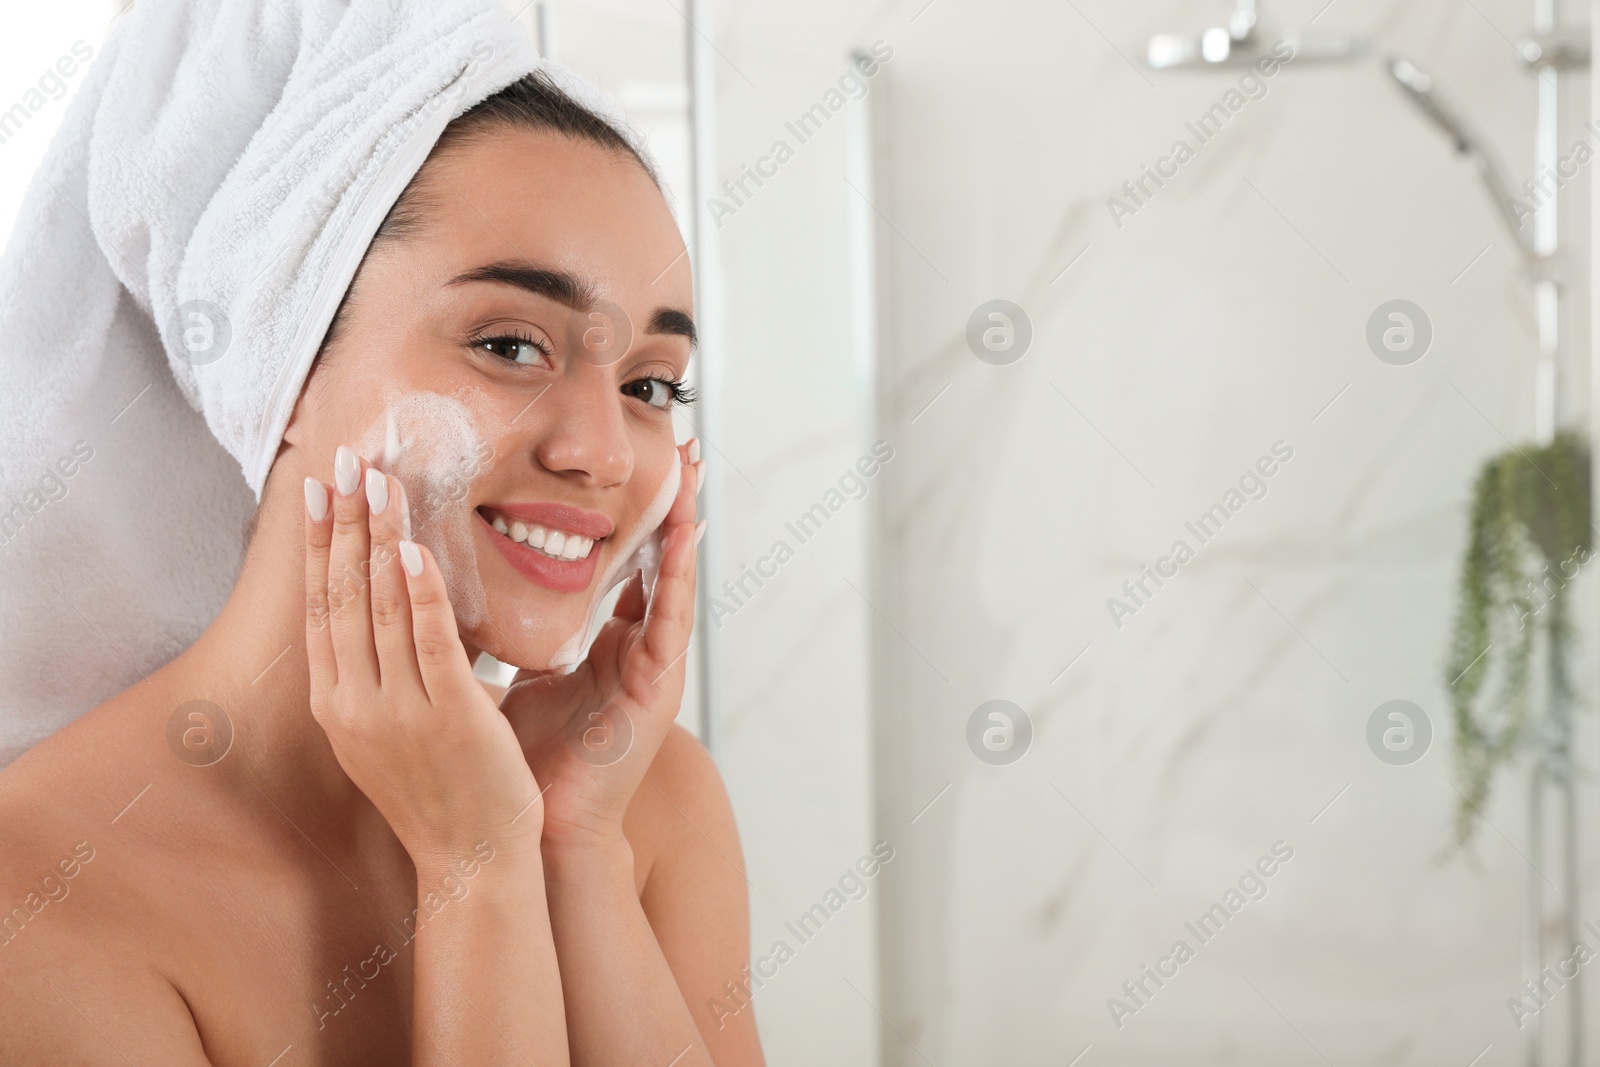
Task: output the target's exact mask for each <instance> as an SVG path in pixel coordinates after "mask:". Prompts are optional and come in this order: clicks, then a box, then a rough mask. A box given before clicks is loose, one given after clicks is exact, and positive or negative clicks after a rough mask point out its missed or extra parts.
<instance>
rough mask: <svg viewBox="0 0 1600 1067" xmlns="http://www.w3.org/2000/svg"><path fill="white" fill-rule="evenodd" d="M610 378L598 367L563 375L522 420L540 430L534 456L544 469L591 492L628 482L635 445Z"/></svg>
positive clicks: (535, 441) (617, 390)
mask: <svg viewBox="0 0 1600 1067" xmlns="http://www.w3.org/2000/svg"><path fill="white" fill-rule="evenodd" d="M611 379H612V375H611V374H610V373H609V372H608V371H607V370H606V369H605V368H600V367H584V368H582V369H581V370H579V371H577V372H576V373H573V374H568V375H563V376H562V377H561V378H559V379H557V380H556V381H555V382H554V383H553V384H552V385H551V386H550V389H549V393H548V395H546V396H543V397H540V398H539V400H538V401H537V402H536V404H535V406H534V408H533V409H532V410H531V411H529V412H528V413H527V415H525V416H523V417H524V418H529V417H532V419H533V421H534V422H535V425H537V426H538V427H539V430H538V432H537V436H536V438H535V440H534V443H533V455H534V458H535V459H536V460H537V461H538V462H539V465H540V466H542V467H543V468H544V469H545V470H547V471H550V472H551V473H552V474H558V475H561V476H562V477H564V478H568V479H571V480H573V481H576V482H578V483H579V484H581V485H583V486H585V487H588V488H608V487H612V486H618V485H623V484H625V483H626V482H627V480H628V478H629V476H630V475H632V473H633V445H632V443H631V442H630V441H629V439H628V432H627V426H626V424H625V423H624V421H623V419H624V413H623V410H622V400H623V396H622V393H621V392H620V391H619V389H618V388H617V385H616V383H615V382H613V381H612V380H611ZM540 409H543V410H540Z"/></svg>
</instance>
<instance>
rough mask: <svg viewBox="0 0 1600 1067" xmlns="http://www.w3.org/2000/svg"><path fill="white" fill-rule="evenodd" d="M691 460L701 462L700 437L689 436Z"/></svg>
mask: <svg viewBox="0 0 1600 1067" xmlns="http://www.w3.org/2000/svg"><path fill="white" fill-rule="evenodd" d="M689 462H690V463H699V462H700V438H698V437H691V438H689Z"/></svg>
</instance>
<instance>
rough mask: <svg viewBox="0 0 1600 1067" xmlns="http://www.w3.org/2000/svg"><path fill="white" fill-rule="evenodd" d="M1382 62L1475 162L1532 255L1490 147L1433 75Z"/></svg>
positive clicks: (1401, 62) (1514, 234)
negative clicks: (1447, 100)
mask: <svg viewBox="0 0 1600 1067" xmlns="http://www.w3.org/2000/svg"><path fill="white" fill-rule="evenodd" d="M1384 66H1385V69H1387V70H1388V72H1389V76H1390V77H1391V78H1393V79H1394V80H1395V83H1396V84H1398V85H1399V86H1400V88H1401V89H1403V90H1404V91H1405V94H1406V97H1407V99H1409V100H1410V101H1411V102H1412V103H1413V104H1415V105H1416V106H1417V109H1418V110H1419V111H1421V112H1422V113H1423V114H1424V115H1426V116H1427V117H1428V120H1429V121H1430V122H1432V123H1433V124H1434V125H1435V126H1437V127H1439V129H1441V130H1443V131H1444V132H1445V134H1446V135H1448V136H1449V138H1450V140H1451V141H1452V142H1454V144H1455V149H1456V151H1457V152H1459V153H1461V154H1462V155H1465V156H1471V157H1472V160H1473V162H1475V163H1476V164H1477V165H1478V174H1479V176H1480V177H1481V178H1482V179H1483V184H1484V187H1485V188H1486V189H1487V190H1488V191H1489V198H1490V199H1491V200H1493V201H1494V205H1495V213H1496V214H1497V215H1498V216H1499V217H1500V221H1501V222H1503V223H1505V225H1506V229H1507V230H1509V231H1510V233H1511V239H1512V240H1513V241H1515V242H1516V245H1517V247H1518V248H1519V249H1521V250H1522V252H1523V254H1524V255H1527V256H1530V257H1531V256H1533V255H1534V251H1533V242H1532V238H1531V236H1530V235H1529V234H1527V233H1525V232H1524V231H1523V229H1522V220H1521V219H1519V218H1518V217H1517V213H1516V212H1515V211H1514V210H1512V207H1511V205H1512V202H1513V201H1514V200H1515V197H1513V196H1512V194H1511V184H1510V183H1509V182H1508V181H1507V180H1506V176H1505V170H1504V168H1502V167H1501V166H1500V162H1499V160H1498V159H1496V158H1495V155H1494V153H1493V151H1492V150H1491V149H1490V148H1489V147H1488V146H1487V145H1486V144H1484V143H1483V141H1482V140H1480V139H1479V138H1478V136H1477V134H1476V133H1474V132H1473V131H1472V128H1471V127H1470V126H1468V125H1467V123H1466V121H1465V120H1464V119H1462V118H1461V116H1460V115H1458V114H1456V112H1455V110H1454V109H1453V108H1451V107H1450V106H1449V105H1448V104H1446V103H1445V102H1444V100H1443V99H1442V98H1441V97H1440V96H1439V92H1438V90H1437V89H1436V88H1434V83H1433V79H1432V78H1431V77H1429V76H1428V74H1427V73H1426V72H1424V71H1422V70H1420V69H1418V68H1417V66H1416V65H1415V64H1413V63H1411V62H1410V61H1409V60H1405V59H1400V58H1398V57H1391V58H1390V59H1389V60H1388V62H1387V63H1385V64H1384Z"/></svg>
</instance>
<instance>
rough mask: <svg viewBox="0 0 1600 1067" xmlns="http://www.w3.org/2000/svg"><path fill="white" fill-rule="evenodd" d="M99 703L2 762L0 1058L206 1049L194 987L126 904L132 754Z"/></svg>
mask: <svg viewBox="0 0 1600 1067" xmlns="http://www.w3.org/2000/svg"><path fill="white" fill-rule="evenodd" d="M99 711H100V709H96V712H99ZM96 712H91V713H90V714H89V715H86V716H84V718H82V719H80V720H78V721H77V722H75V723H73V724H71V725H70V726H68V727H66V728H65V729H64V730H62V731H60V732H58V733H57V734H55V735H53V736H52V737H50V738H47V739H46V740H45V741H43V742H41V743H40V744H39V745H38V746H36V747H35V748H33V749H31V750H30V751H28V752H26V753H24V754H23V755H22V756H21V757H19V758H18V759H17V760H16V761H15V762H13V763H12V764H11V765H9V766H8V767H6V768H5V769H4V770H0V828H3V830H0V1062H4V1063H44V1062H71V1063H85V1064H100V1063H107V1064H111V1063H124V1062H126V1059H127V1058H131V1059H133V1060H135V1061H138V1060H140V1059H146V1060H153V1061H158V1062H163V1063H174V1064H201V1063H205V1062H206V1061H205V1058H204V1053H203V1050H202V1048H201V1045H200V1042H199V1037H198V1034H197V1033H196V1030H195V1027H194V1024H193V1020H192V1018H191V1017H190V1014H189V1011H188V1008H187V1007H186V1006H185V1004H184V1002H183V998H182V997H181V996H180V995H179V994H178V992H177V990H176V989H174V988H173V986H172V984H171V983H170V982H169V981H167V979H166V978H165V977H164V976H162V975H161V974H160V973H158V972H157V971H156V970H155V969H154V968H153V967H152V966H151V965H150V962H149V960H150V955H149V953H148V952H146V951H144V949H143V947H142V945H141V936H140V934H139V931H138V928H137V926H136V925H131V924H129V923H127V922H125V921H124V919H125V918H126V917H125V916H119V911H120V910H122V909H124V908H126V906H127V899H128V898H127V893H126V889H127V883H126V881H125V879H124V877H123V871H122V869H123V868H125V867H126V866H127V863H128V859H129V857H128V855H126V853H128V852H130V851H131V849H130V840H129V839H127V838H126V837H125V836H124V835H119V834H118V829H119V827H118V826H117V824H116V823H114V822H113V820H114V819H115V818H116V816H117V815H118V806H117V805H118V803H119V800H120V801H121V802H123V803H125V802H126V799H129V798H131V796H132V793H131V792H129V797H128V798H121V797H120V795H119V789H120V788H122V783H123V779H124V776H125V774H126V773H127V771H128V770H129V763H130V761H128V760H127V759H126V756H127V751H126V749H125V748H123V747H122V746H119V745H117V744H115V743H114V736H113V735H114V733H115V730H114V729H113V728H112V726H111V724H110V723H109V722H108V721H107V717H106V716H104V715H98V714H96ZM118 752H120V753H121V756H122V757H123V758H122V760H121V767H120V768H119V766H118V764H119V760H118V758H117V757H116V754H117V753H118Z"/></svg>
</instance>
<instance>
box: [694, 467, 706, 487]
mask: <svg viewBox="0 0 1600 1067" xmlns="http://www.w3.org/2000/svg"><path fill="white" fill-rule="evenodd" d="M694 479H695V481H694V495H695V496H699V495H700V490H702V489H704V488H705V487H706V461H705V460H701V461H700V462H699V463H696V464H695V465H694Z"/></svg>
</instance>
